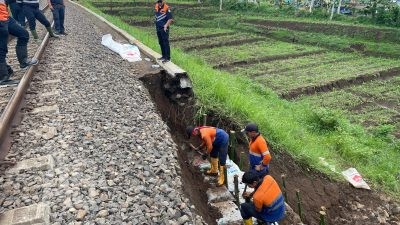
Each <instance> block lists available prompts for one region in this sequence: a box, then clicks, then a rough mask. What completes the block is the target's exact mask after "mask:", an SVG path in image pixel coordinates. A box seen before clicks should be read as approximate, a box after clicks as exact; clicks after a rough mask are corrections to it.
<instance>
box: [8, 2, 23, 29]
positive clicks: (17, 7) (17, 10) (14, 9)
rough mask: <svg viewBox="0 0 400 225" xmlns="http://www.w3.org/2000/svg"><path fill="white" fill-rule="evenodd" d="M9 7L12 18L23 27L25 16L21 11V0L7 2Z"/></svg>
mask: <svg viewBox="0 0 400 225" xmlns="http://www.w3.org/2000/svg"><path fill="white" fill-rule="evenodd" d="M8 6H10V10H11V14H12V17H13V18H14V19H15V20H16V21H17V22H18V23H19V25H21V26H22V27H25V15H24V12H23V11H22V0H10V1H8Z"/></svg>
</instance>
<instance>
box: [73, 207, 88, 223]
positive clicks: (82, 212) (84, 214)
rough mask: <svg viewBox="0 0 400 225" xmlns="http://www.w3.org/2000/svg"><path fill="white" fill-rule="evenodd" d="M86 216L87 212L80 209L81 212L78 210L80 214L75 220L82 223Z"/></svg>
mask: <svg viewBox="0 0 400 225" xmlns="http://www.w3.org/2000/svg"><path fill="white" fill-rule="evenodd" d="M86 214H87V212H86V210H83V209H80V210H78V213H77V214H76V217H75V219H76V220H78V221H81V220H83V218H85V216H86Z"/></svg>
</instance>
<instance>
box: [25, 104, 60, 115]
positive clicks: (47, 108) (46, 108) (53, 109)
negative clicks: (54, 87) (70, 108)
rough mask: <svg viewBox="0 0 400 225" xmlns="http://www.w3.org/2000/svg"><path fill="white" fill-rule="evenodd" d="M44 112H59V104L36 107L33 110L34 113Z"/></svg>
mask: <svg viewBox="0 0 400 225" xmlns="http://www.w3.org/2000/svg"><path fill="white" fill-rule="evenodd" d="M42 112H46V113H47V112H55V113H59V112H60V109H59V108H58V105H51V106H42V107H38V108H34V109H33V110H32V113H35V114H36V113H42Z"/></svg>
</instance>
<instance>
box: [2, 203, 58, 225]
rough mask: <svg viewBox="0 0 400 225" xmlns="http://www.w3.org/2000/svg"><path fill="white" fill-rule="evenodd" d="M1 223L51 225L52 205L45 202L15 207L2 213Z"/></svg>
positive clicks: (9, 224) (4, 224) (11, 224)
mask: <svg viewBox="0 0 400 225" xmlns="http://www.w3.org/2000/svg"><path fill="white" fill-rule="evenodd" d="M0 224H1V225H49V224H50V207H49V206H48V205H46V204H44V203H38V204H34V205H30V206H25V207H21V208H18V209H13V210H9V211H6V212H4V213H3V214H0Z"/></svg>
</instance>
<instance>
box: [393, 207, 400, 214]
mask: <svg viewBox="0 0 400 225" xmlns="http://www.w3.org/2000/svg"><path fill="white" fill-rule="evenodd" d="M391 213H392V214H393V215H398V214H400V206H398V205H395V206H393V208H392V210H391Z"/></svg>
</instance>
